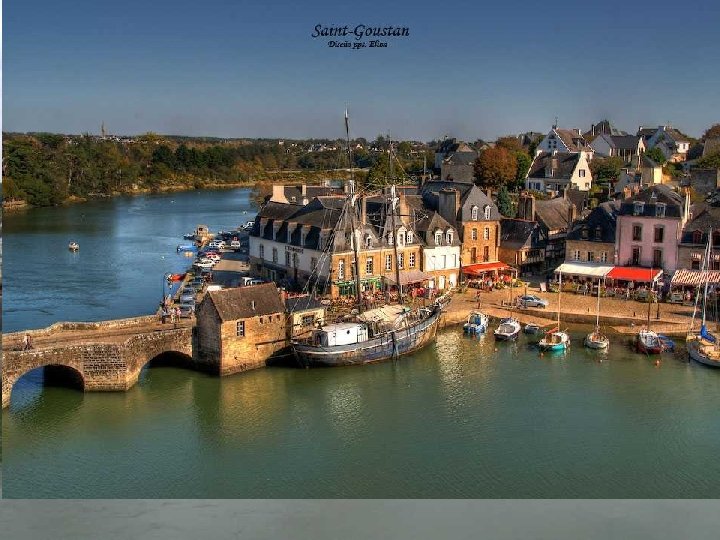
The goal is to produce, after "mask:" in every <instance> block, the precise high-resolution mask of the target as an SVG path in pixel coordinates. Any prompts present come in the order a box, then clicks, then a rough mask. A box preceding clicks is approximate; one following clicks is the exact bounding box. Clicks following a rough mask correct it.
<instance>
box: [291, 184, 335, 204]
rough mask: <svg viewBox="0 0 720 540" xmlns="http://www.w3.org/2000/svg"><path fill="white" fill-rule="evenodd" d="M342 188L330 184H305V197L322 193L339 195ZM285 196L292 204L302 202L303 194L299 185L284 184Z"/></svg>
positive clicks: (319, 195) (310, 197)
mask: <svg viewBox="0 0 720 540" xmlns="http://www.w3.org/2000/svg"><path fill="white" fill-rule="evenodd" d="M342 193H343V190H342V188H335V187H330V186H305V198H307V199H308V200H310V199H312V198H314V197H321V196H324V195H341V194H342ZM285 198H286V199H287V200H288V201H289V202H290V203H293V204H302V200H303V194H302V188H301V187H300V186H285Z"/></svg>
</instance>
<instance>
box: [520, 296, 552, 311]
mask: <svg viewBox="0 0 720 540" xmlns="http://www.w3.org/2000/svg"><path fill="white" fill-rule="evenodd" d="M518 304H519V305H520V307H539V308H546V307H548V304H549V302H548V301H547V300H543V299H542V298H540V297H539V296H535V295H534V294H526V295H523V296H518Z"/></svg>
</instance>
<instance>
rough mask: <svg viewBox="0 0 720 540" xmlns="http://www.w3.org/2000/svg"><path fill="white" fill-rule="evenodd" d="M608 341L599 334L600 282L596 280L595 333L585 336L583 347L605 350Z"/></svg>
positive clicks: (608, 343)
mask: <svg viewBox="0 0 720 540" xmlns="http://www.w3.org/2000/svg"><path fill="white" fill-rule="evenodd" d="M608 345H610V340H609V339H608V337H607V336H606V335H605V334H602V333H601V332H600V280H599V279H598V294H597V309H596V310H595V331H594V332H590V333H589V334H588V335H587V336H585V346H586V347H588V348H589V349H607V348H608Z"/></svg>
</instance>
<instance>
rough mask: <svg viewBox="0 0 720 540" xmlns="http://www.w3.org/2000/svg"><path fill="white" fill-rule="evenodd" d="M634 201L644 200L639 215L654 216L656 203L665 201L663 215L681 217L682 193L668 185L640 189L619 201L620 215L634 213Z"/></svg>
mask: <svg viewBox="0 0 720 540" xmlns="http://www.w3.org/2000/svg"><path fill="white" fill-rule="evenodd" d="M635 202H644V203H645V205H644V207H643V211H642V213H641V214H639V215H641V216H647V217H655V209H656V205H657V203H665V205H666V206H665V217H676V218H680V217H682V212H683V206H684V200H683V197H682V195H680V194H679V193H677V192H675V191H673V190H672V189H670V188H669V187H668V186H666V185H663V184H660V185H657V186H652V187H650V188H648V189H644V190H642V191H641V192H640V193H638V194H637V195H633V196H632V197H629V198H627V199H623V200H622V201H621V207H620V212H619V214H620V215H630V216H631V215H634V209H635Z"/></svg>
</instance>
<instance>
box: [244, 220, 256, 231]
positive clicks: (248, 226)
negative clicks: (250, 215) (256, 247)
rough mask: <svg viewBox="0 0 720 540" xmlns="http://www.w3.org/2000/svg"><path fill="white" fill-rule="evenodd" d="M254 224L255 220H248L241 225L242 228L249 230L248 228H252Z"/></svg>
mask: <svg viewBox="0 0 720 540" xmlns="http://www.w3.org/2000/svg"><path fill="white" fill-rule="evenodd" d="M254 226H255V222H254V221H248V222H247V223H246V224H245V226H244V227H243V229H245V230H246V231H247V230H249V229H252V228H253V227H254Z"/></svg>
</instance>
